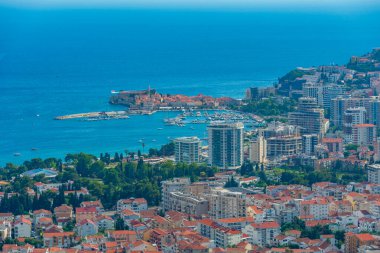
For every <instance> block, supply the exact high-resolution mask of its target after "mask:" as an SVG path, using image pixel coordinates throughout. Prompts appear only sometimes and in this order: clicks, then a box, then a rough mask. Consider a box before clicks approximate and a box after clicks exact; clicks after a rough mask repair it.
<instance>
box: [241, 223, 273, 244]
mask: <svg viewBox="0 0 380 253" xmlns="http://www.w3.org/2000/svg"><path fill="white" fill-rule="evenodd" d="M243 232H244V233H246V234H247V235H248V236H249V239H248V242H250V243H252V244H257V245H259V246H262V247H263V246H271V245H274V243H275V237H276V236H278V235H279V234H280V225H279V224H278V223H277V222H275V221H265V222H262V223H252V224H250V225H247V226H246V227H245V228H244V229H243Z"/></svg>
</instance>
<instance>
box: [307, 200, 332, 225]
mask: <svg viewBox="0 0 380 253" xmlns="http://www.w3.org/2000/svg"><path fill="white" fill-rule="evenodd" d="M300 215H301V216H311V217H313V219H314V220H322V219H327V218H328V217H329V203H328V202H327V200H326V199H325V198H315V199H311V200H303V201H301V203H300Z"/></svg>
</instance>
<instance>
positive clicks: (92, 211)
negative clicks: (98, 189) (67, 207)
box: [75, 207, 98, 223]
mask: <svg viewBox="0 0 380 253" xmlns="http://www.w3.org/2000/svg"><path fill="white" fill-rule="evenodd" d="M97 213H98V212H97V210H96V208H95V207H77V208H76V209H75V218H76V223H80V222H81V221H82V220H84V219H89V220H94V219H95V217H96V215H97Z"/></svg>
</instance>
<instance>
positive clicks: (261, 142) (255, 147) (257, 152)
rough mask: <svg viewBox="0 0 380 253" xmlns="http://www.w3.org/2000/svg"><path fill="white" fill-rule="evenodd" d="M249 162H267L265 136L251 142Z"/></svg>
mask: <svg viewBox="0 0 380 253" xmlns="http://www.w3.org/2000/svg"><path fill="white" fill-rule="evenodd" d="M249 160H250V161H251V162H254V163H266V162H267V141H266V140H265V139H264V137H263V136H259V137H257V138H256V139H255V140H253V141H251V143H250V149H249Z"/></svg>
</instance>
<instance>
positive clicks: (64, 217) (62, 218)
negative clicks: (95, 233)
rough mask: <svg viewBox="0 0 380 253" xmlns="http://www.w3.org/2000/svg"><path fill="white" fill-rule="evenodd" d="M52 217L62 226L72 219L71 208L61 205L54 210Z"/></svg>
mask: <svg viewBox="0 0 380 253" xmlns="http://www.w3.org/2000/svg"><path fill="white" fill-rule="evenodd" d="M54 215H55V218H56V220H57V222H58V224H60V225H62V224H64V223H66V222H69V221H71V220H72V218H73V208H72V207H71V206H68V205H61V206H57V207H56V208H54Z"/></svg>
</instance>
